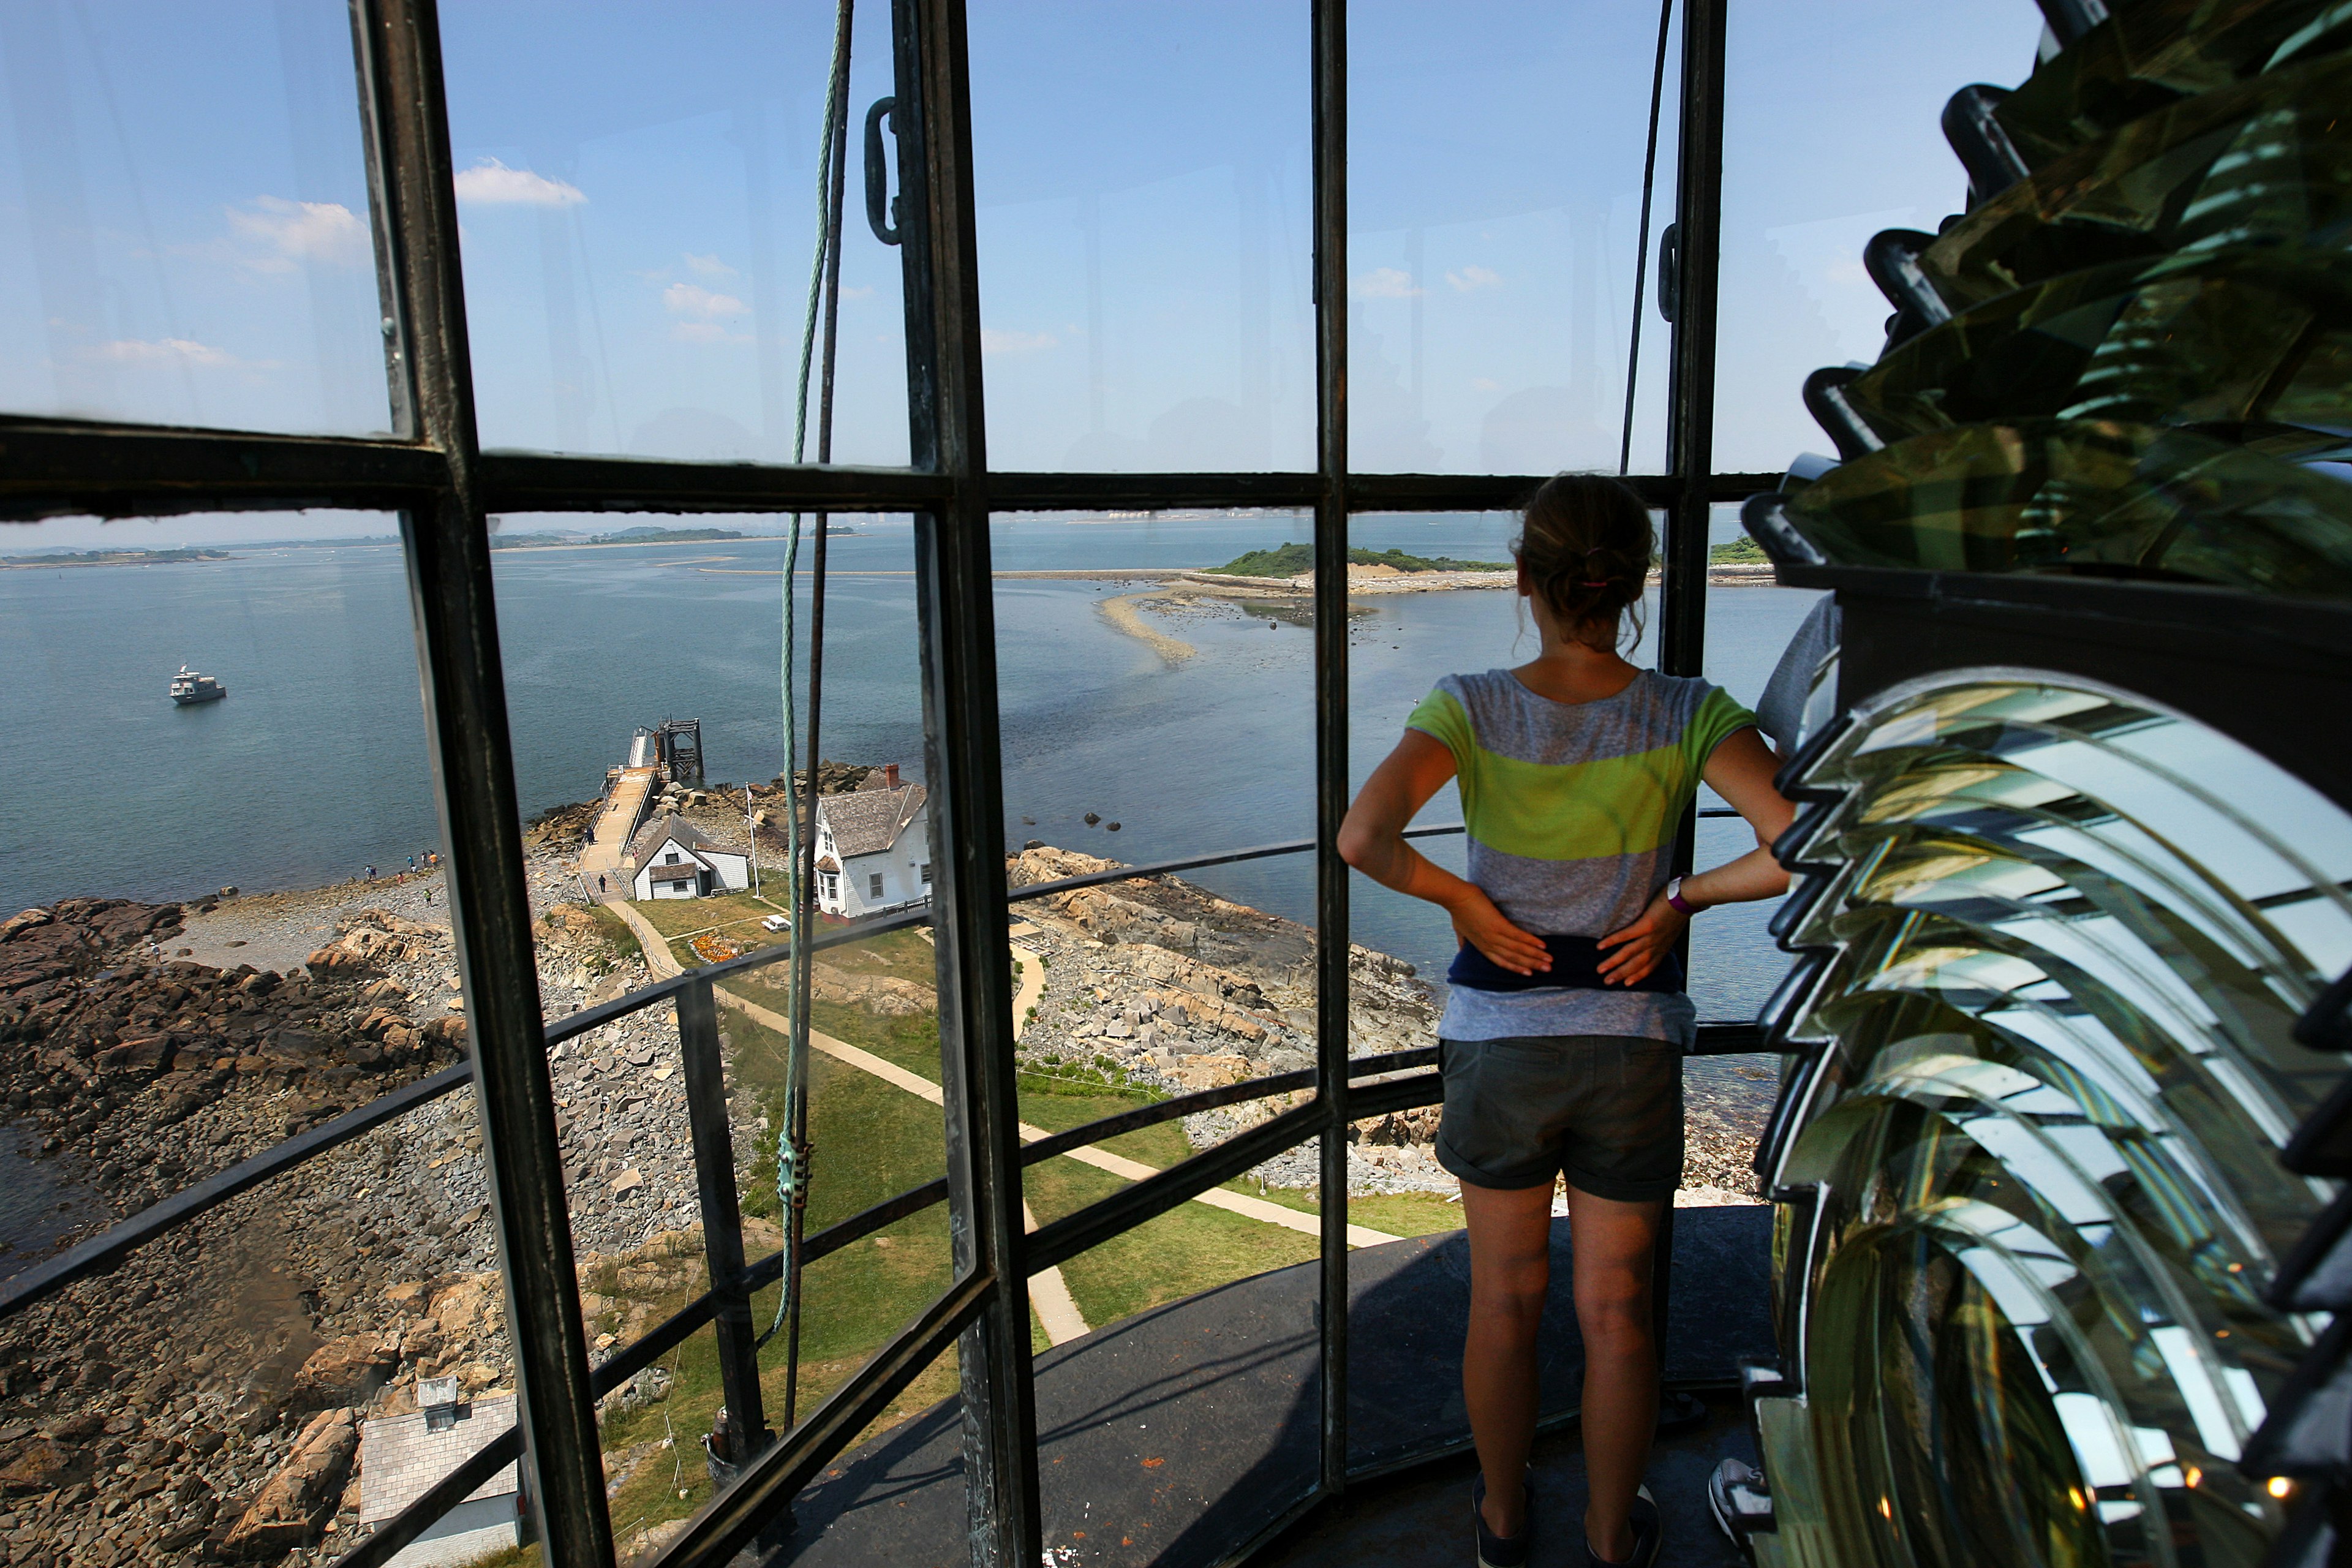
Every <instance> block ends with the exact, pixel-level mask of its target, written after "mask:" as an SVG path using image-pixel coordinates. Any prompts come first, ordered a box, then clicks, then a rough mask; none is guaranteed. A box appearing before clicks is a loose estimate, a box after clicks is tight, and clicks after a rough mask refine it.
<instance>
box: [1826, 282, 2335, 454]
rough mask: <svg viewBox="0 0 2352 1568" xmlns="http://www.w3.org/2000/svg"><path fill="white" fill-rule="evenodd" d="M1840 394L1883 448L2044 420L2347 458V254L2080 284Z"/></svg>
mask: <svg viewBox="0 0 2352 1568" xmlns="http://www.w3.org/2000/svg"><path fill="white" fill-rule="evenodd" d="M1842 390H1843V397H1844V399H1845V401H1846V403H1847V404H1848V405H1851V406H1852V407H1853V410H1854V411H1855V412H1856V413H1858V414H1859V415H1861V416H1862V417H1863V418H1864V420H1865V421H1866V422H1867V423H1868V424H1869V425H1870V426H1871V428H1872V429H1873V430H1874V431H1875V432H1876V433H1877V434H1878V436H1879V437H1880V438H1881V439H1883V440H1885V441H1888V442H1895V441H1900V440H1903V439H1905V438H1906V437H1911V436H1916V435H1921V434H1924V433H1926V432H1927V431H1931V430H1939V429H1948V428H1950V427H1952V426H1958V425H1969V424H1975V423H1978V422H1980V421H1986V420H1998V419H2003V418H2018V417H2026V416H2043V417H2050V418H2059V419H2108V420H2129V421H2131V422H2134V423H2137V424H2141V425H2180V426H2198V427H2200V430H2201V431H2202V433H2204V434H2207V435H2210V436H2213V437H2217V438H2221V439H2227V440H2233V441H2236V442H2240V443H2242V444H2244V445H2247V446H2251V447H2253V448H2255V449H2256V450H2258V451H2263V452H2267V453H2269V454H2270V455H2271V456H2273V457H2279V458H2298V457H2315V456H2322V455H2334V454H2336V453H2338V452H2341V451H2343V450H2344V449H2346V448H2347V446H2352V257H2347V256H2346V255H2345V254H2344V253H2342V252H2340V251H2306V250H2301V249H2284V250H2282V249H2272V248H2261V249H2245V250H2235V251H2231V252H2229V253H2226V254H2223V255H2218V256H2216V255H2201V256H2192V257H2189V258H2184V259H2181V260H2178V261H2175V260H2170V259H2167V260H2162V261H2158V262H2153V263H2139V262H2124V263H2120V264H2117V265H2114V266H2108V267H2099V268H2090V269H2088V270H2086V271H2083V272H2075V273H2070V274H2068V275H2066V276H2065V277H2063V278H2057V279H2052V280H2050V281H2049V282H2047V283H2043V284H2040V285H2038V286H2036V287H2033V288H2031V289H2018V290H2016V291H2015V292H2013V293H2010V294H2004V295H2002V296H2001V297H2000V298H1999V299H1997V300H1988V301H1986V302H1985V303H1984V304H1981V305H1979V306H1977V307H1976V308H1975V309H1974V310H1969V311H1968V312H1967V313H1966V314H1965V315H1961V316H1958V317H1955V318H1954V319H1953V320H1951V321H1947V322H1945V323H1944V324H1943V325H1941V326H1939V327H1936V328H1934V329H1933V330H1931V331H1926V332H1922V333H1920V334H1919V335H1918V336H1917V337H1916V338H1913V339H1911V340H1910V341H1909V342H1906V343H1904V344H1903V345H1902V346H1901V347H1899V348H1895V349H1893V350H1890V351H1888V353H1887V354H1886V356H1885V358H1884V359H1882V360H1880V361H1879V362H1878V363H1877V364H1876V365H1874V366H1873V367H1872V368H1871V369H1870V370H1869V371H1868V372H1866V373H1864V374H1863V375H1861V376H1859V377H1857V378H1856V379H1854V380H1853V381H1852V382H1849V383H1847V384H1846V385H1845V386H1844V387H1843V389H1842Z"/></svg>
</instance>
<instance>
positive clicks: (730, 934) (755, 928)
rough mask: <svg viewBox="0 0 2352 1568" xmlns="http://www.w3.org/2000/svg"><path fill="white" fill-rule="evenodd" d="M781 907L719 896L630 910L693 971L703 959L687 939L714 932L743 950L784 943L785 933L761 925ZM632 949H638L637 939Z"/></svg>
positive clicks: (650, 902)
mask: <svg viewBox="0 0 2352 1568" xmlns="http://www.w3.org/2000/svg"><path fill="white" fill-rule="evenodd" d="M781 905H782V900H781V899H778V900H774V901H770V900H765V899H755V898H753V897H752V896H751V894H749V893H720V894H718V895H716V896H715V897H712V898H708V899H644V900H632V901H631V903H630V905H629V907H630V908H631V909H633V910H636V911H637V913H638V914H640V915H642V916H644V917H645V920H646V923H647V924H648V925H650V926H652V927H653V928H654V930H656V931H659V932H661V933H662V935H664V936H666V937H668V938H669V939H670V944H669V950H670V952H673V953H676V954H677V961H678V962H679V963H682V964H684V965H686V966H687V967H688V968H689V969H693V968H698V967H699V966H700V965H701V963H702V962H703V959H702V955H701V954H699V953H698V952H695V951H694V948H693V945H692V944H691V943H690V942H688V941H686V940H685V939H686V938H687V937H688V936H689V935H691V934H693V933H696V932H699V931H711V930H714V929H715V930H716V931H718V932H719V935H721V936H724V937H726V938H727V939H728V940H729V941H730V942H734V943H735V944H736V945H737V946H739V947H743V948H755V947H774V946H776V945H777V944H779V943H781V942H783V941H784V940H785V933H783V932H782V931H763V930H762V929H761V926H760V922H761V921H762V920H764V919H765V918H767V917H768V916H770V915H772V914H777V913H780V912H782V910H781ZM615 918H617V917H615ZM630 945H631V946H632V947H634V946H635V945H636V944H635V938H634V936H633V937H632V938H631V941H630Z"/></svg>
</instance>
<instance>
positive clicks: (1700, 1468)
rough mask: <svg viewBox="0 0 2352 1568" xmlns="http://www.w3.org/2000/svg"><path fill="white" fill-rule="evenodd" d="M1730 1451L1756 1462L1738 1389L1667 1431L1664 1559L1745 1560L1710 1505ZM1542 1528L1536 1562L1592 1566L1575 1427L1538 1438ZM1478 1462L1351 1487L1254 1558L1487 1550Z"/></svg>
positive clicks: (1366, 1562)
mask: <svg viewBox="0 0 2352 1568" xmlns="http://www.w3.org/2000/svg"><path fill="white" fill-rule="evenodd" d="M1726 1458H1738V1459H1744V1460H1746V1461H1747V1462H1748V1463H1749V1464H1751V1465H1752V1464H1754V1463H1755V1462H1756V1445H1755V1443H1754V1441H1753V1440H1752V1439H1751V1438H1750V1436H1748V1427H1747V1421H1746V1418H1745V1417H1744V1416H1743V1415H1741V1413H1740V1409H1739V1401H1738V1397H1737V1396H1736V1395H1723V1396H1719V1397H1717V1398H1716V1399H1714V1400H1713V1401H1711V1402H1710V1403H1709V1404H1708V1405H1707V1413H1706V1420H1705V1421H1703V1422H1699V1423H1697V1424H1696V1425H1694V1426H1689V1427H1686V1428H1685V1429H1684V1430H1682V1431H1680V1432H1676V1433H1675V1434H1673V1435H1671V1436H1665V1437H1662V1438H1660V1439H1659V1441H1658V1447H1657V1449H1656V1451H1655V1453H1654V1455H1653V1456H1652V1458H1651V1460H1650V1479H1649V1486H1650V1495H1651V1496H1652V1497H1654V1498H1655V1499H1657V1501H1658V1512H1659V1516H1660V1518H1661V1519H1662V1520H1663V1521H1664V1526H1665V1541H1664V1547H1663V1549H1662V1550H1661V1551H1660V1552H1659V1555H1658V1563H1659V1565H1660V1568H1738V1565H1739V1564H1741V1563H1742V1562H1743V1560H1742V1559H1741V1557H1740V1555H1739V1553H1738V1552H1737V1551H1736V1550H1734V1548H1733V1547H1732V1545H1731V1543H1730V1542H1728V1541H1727V1540H1726V1539H1725V1538H1724V1536H1723V1534H1722V1532H1721V1531H1717V1529H1716V1528H1715V1524H1714V1522H1713V1521H1710V1520H1709V1519H1708V1518H1707V1514H1706V1479H1707V1477H1708V1476H1710V1475H1712V1474H1714V1472H1715V1468H1716V1466H1717V1465H1718V1464H1721V1463H1722V1462H1723V1461H1724V1460H1725V1459H1726ZM1535 1467H1536V1505H1535V1516H1534V1517H1535V1522H1536V1532H1535V1541H1534V1542H1533V1543H1532V1549H1531V1550H1530V1551H1529V1552H1528V1568H1584V1554H1583V1542H1582V1534H1583V1523H1582V1521H1583V1515H1584V1450H1583V1446H1582V1444H1581V1443H1580V1441H1579V1440H1578V1438H1577V1435H1576V1433H1575V1431H1574V1430H1573V1429H1571V1430H1569V1431H1566V1432H1562V1433H1559V1434H1556V1435H1555V1436H1549V1437H1545V1438H1540V1439H1538V1441H1537V1443H1536V1451H1535ZM1475 1473H1476V1466H1475V1462H1474V1461H1473V1460H1472V1459H1471V1458H1469V1457H1468V1456H1466V1455H1465V1456H1464V1457H1463V1458H1458V1459H1452V1460H1447V1461H1445V1462H1444V1463H1442V1464H1436V1465H1432V1466H1429V1467H1427V1468H1423V1469H1420V1470H1416V1471H1413V1472H1412V1473H1411V1474H1409V1475H1405V1476H1402V1477H1391V1478H1389V1479H1383V1480H1380V1481H1376V1482H1373V1483H1372V1484H1370V1486H1367V1487H1364V1488H1361V1489H1359V1490H1358V1491H1356V1492H1352V1493H1350V1494H1349V1499H1348V1501H1347V1504H1346V1506H1345V1507H1344V1508H1343V1509H1341V1510H1338V1511H1337V1512H1335V1513H1333V1514H1331V1515H1329V1516H1328V1517H1324V1518H1320V1519H1318V1520H1315V1521H1310V1522H1309V1523H1308V1524H1307V1526H1305V1527H1304V1528H1302V1529H1301V1530H1300V1531H1298V1532H1297V1533H1296V1534H1294V1535H1292V1536H1290V1537H1289V1538H1287V1539H1286V1540H1284V1541H1282V1542H1278V1543H1277V1544H1276V1546H1275V1547H1274V1549H1273V1550H1271V1551H1270V1552H1265V1553H1264V1554H1262V1555H1260V1556H1259V1557H1257V1558H1255V1559H1254V1560H1253V1564H1252V1568H1389V1565H1391V1564H1394V1565H1396V1568H1405V1565H1406V1564H1411V1565H1412V1568H1423V1565H1424V1564H1456V1565H1459V1568H1467V1565H1468V1564H1470V1563H1475V1561H1476V1560H1477V1557H1476V1550H1477V1543H1476V1542H1475V1540H1474V1539H1473V1537H1472V1531H1471V1522H1470V1481H1471V1478H1472V1477H1473V1476H1474V1475H1475Z"/></svg>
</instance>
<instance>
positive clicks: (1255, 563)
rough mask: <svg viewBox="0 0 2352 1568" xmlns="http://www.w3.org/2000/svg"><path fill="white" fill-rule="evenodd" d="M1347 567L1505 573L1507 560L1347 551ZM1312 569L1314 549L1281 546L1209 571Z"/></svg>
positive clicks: (1245, 573)
mask: <svg viewBox="0 0 2352 1568" xmlns="http://www.w3.org/2000/svg"><path fill="white" fill-rule="evenodd" d="M1348 564H1349V565H1350V566H1387V567H1391V568H1392V569H1394V570H1396V571H1399V572H1507V571H1509V570H1510V569H1511V566H1510V563H1509V562H1507V561H1456V560H1454V557H1452V556H1450V555H1407V554H1406V553H1405V552H1403V551H1402V550H1350V551H1349V552H1348ZM1314 569H1315V547H1314V546H1313V545H1311V544H1291V543H1287V542H1286V543H1284V544H1283V546H1282V547H1281V548H1280V549H1278V550H1253V551H1251V552H1249V553H1248V554H1246V555H1236V556H1234V558H1233V559H1232V560H1231V561H1228V562H1226V563H1224V564H1223V566H1212V567H1210V568H1209V570H1210V571H1211V572H1213V573H1215V574H1218V575H1219V576H1223V577H1296V576H1297V575H1298V574H1300V573H1302V572H1311V571H1313V570H1314Z"/></svg>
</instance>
